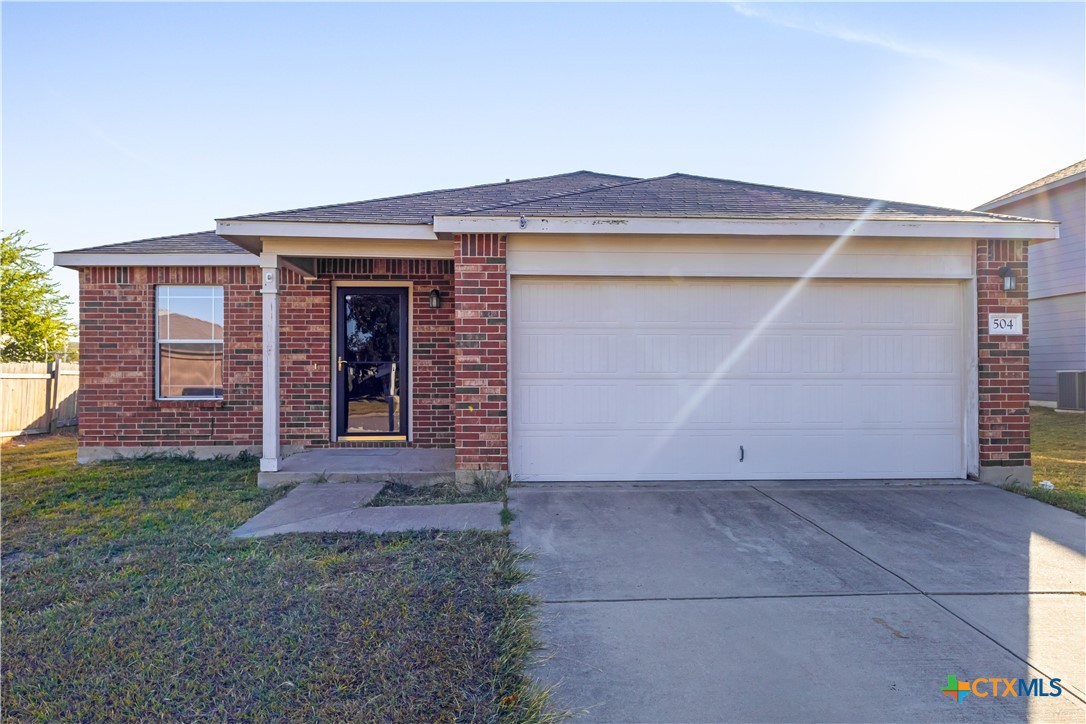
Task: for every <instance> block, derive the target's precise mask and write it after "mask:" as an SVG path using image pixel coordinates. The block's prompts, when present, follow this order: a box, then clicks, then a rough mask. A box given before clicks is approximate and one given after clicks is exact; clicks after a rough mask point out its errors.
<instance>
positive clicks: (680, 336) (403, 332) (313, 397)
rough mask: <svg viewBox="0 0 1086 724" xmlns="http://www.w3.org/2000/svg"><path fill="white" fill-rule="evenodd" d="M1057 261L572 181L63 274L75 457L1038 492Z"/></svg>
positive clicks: (740, 190) (811, 212) (856, 212)
mask: <svg viewBox="0 0 1086 724" xmlns="http://www.w3.org/2000/svg"><path fill="white" fill-rule="evenodd" d="M1058 235H1059V230H1058V225H1057V224H1056V223H1054V222H1050V221H1037V220H1034V219H1029V218H1018V217H1011V216H1001V215H994V214H990V213H983V212H978V211H960V210H954V209H944V208H936V207H931V206H922V205H917V204H908V203H898V202H890V201H877V200H871V199H865V198H855V197H848V196H841V195H837V194H827V193H816V192H811V191H800V190H796V189H790V188H779V187H774V186H765V185H759V184H752V183H740V182H736V181H727V180H721V179H715V178H705V177H700V176H691V175H686V174H673V175H670V176H663V177H658V178H645V179H640V178H628V177H623V176H613V175H609V174H600V173H592V172H588V171H578V172H574V173H568V174H562V175H558V176H549V177H545V178H533V179H526V180H520V181H507V182H505V183H494V184H486V185H481V186H471V187H467V188H458V189H450V190H443V191H430V192H425V193H418V194H410V195H406V196H395V197H389V198H382V199H376V200H372V201H361V202H356V203H344V204H335V205H331V206H321V207H314V208H305V209H294V210H289V211H277V212H272V213H265V214H255V215H250V216H238V217H233V218H224V219H219V220H218V221H217V226H216V228H215V231H205V232H200V233H194V234H184V235H180V236H170V237H162V238H155V239H145V240H141V241H130V242H124V243H120V244H112V245H108V246H99V247H94V248H89V249H81V250H77V251H69V252H64V253H58V254H57V255H56V263H57V264H59V265H61V266H65V267H70V268H74V269H78V270H79V273H80V324H81V329H80V354H81V362H80V364H81V373H82V389H81V393H80V410H79V425H80V431H79V433H80V453H79V455H80V459H81V460H83V461H90V460H96V459H102V458H107V457H114V456H116V455H131V454H136V453H141V452H164V451H185V452H192V453H195V454H197V455H210V454H223V453H227V454H230V453H238V452H241V451H243V450H245V451H251V452H253V453H258V454H259V455H260V467H261V470H262V471H266V472H269V473H274V471H277V470H279V469H280V466H281V465H282V464H283V461H284V458H285V457H286V456H288V455H291V454H292V453H295V452H298V451H302V450H307V449H314V448H328V447H417V448H447V449H455V455H454V457H453V456H450V460H453V459H454V460H455V469H456V474H457V476H458V477H462V478H469V477H471V476H473V475H479V474H481V473H485V474H488V475H489V474H493V475H498V476H507V475H512V476H513V477H514V478H515V479H519V480H556V481H560V480H576V481H597V480H599V481H603V480H695V479H708V480H720V479H742V480H761V479H831V478H835V479H836V478H841V479H868V478H899V479H900V478H966V477H973V478H979V479H981V480H986V481H1000V482H1002V481H1004V480H1010V479H1018V480H1022V481H1025V480H1028V479H1029V471H1030V468H1029V465H1030V447H1029V408H1028V402H1029V368H1028V360H1027V356H1028V354H1029V346H1028V336H1027V333H1028V307H1027V299H1028V284H1027V254H1028V249H1029V244H1030V242H1037V241H1042V240H1049V239H1056V238H1057V237H1058ZM374 454H378V453H377V452H375V453H374ZM397 454H398V453H397ZM450 467H451V464H450ZM450 472H451V471H450Z"/></svg>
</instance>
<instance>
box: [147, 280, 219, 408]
mask: <svg viewBox="0 0 1086 724" xmlns="http://www.w3.org/2000/svg"><path fill="white" fill-rule="evenodd" d="M155 307H156V319H157V323H156V325H155V326H156V334H155V366H156V371H157V384H158V388H157V390H156V396H157V397H158V398H159V399H162V400H175V399H183V400H191V399H205V400H207V399H211V400H214V399H221V398H222V361H223V288H222V287H185V286H160V287H158V289H157V292H156V299H155Z"/></svg>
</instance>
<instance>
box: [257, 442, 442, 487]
mask: <svg viewBox="0 0 1086 724" xmlns="http://www.w3.org/2000/svg"><path fill="white" fill-rule="evenodd" d="M455 471H456V461H455V451H453V450H452V449H447V448H325V449H319V450H307V451H305V452H301V453H298V454H296V455H291V456H290V457H288V458H285V459H284V460H283V461H282V462H281V463H280V465H279V470H278V471H277V472H261V473H260V475H259V476H257V485H259V486H260V487H262V488H277V487H279V486H281V485H292V484H294V483H310V482H315V481H318V480H320V481H323V482H329V483H386V482H395V483H402V484H404V485H433V484H434V483H440V482H446V481H449V480H452V478H453V476H454V475H455Z"/></svg>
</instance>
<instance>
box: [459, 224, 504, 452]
mask: <svg viewBox="0 0 1086 724" xmlns="http://www.w3.org/2000/svg"><path fill="white" fill-rule="evenodd" d="M453 248H454V253H455V259H456V267H455V268H456V292H457V298H456V469H457V471H473V470H489V471H499V472H505V473H508V471H509V429H508V425H507V422H508V417H507V414H506V411H507V403H506V399H507V398H506V394H507V390H506V359H507V349H508V343H507V338H506V337H507V333H506V330H507V320H506V309H507V307H506V297H507V295H508V291H509V290H508V288H507V287H508V282H507V275H506V267H505V248H506V237H505V236H504V235H501V234H463V235H458V236H456V237H455V238H454V240H453Z"/></svg>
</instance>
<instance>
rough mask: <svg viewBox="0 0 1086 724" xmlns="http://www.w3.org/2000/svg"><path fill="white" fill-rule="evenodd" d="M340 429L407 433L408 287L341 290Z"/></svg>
mask: <svg viewBox="0 0 1086 724" xmlns="http://www.w3.org/2000/svg"><path fill="white" fill-rule="evenodd" d="M336 310H337V311H336V325H337V333H338V345H337V350H338V357H337V359H336V370H337V374H336V391H335V392H336V432H337V434H338V436H339V437H355V436H358V437H376V436H386V437H387V436H396V437H399V436H404V437H406V435H407V419H408V417H407V406H408V400H409V399H410V392H409V390H408V389H407V385H408V380H409V376H408V369H407V336H408V327H407V289H405V288H389V289H385V288H377V287H339V288H338V289H337V290H336Z"/></svg>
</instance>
